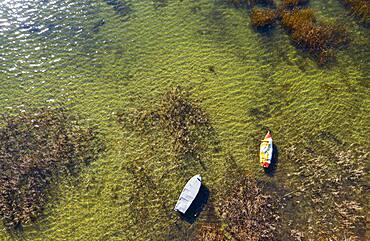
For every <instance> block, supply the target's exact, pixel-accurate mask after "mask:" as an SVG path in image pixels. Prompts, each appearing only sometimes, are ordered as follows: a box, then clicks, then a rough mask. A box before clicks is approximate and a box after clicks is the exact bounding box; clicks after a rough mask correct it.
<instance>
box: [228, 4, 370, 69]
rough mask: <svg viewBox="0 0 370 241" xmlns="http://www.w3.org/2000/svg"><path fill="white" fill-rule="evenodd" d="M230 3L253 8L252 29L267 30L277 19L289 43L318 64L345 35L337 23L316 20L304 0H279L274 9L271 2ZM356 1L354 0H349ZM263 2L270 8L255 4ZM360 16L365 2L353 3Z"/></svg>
mask: <svg viewBox="0 0 370 241" xmlns="http://www.w3.org/2000/svg"><path fill="white" fill-rule="evenodd" d="M232 2H233V3H234V5H243V4H244V5H247V6H248V7H253V9H252V10H251V13H250V18H251V24H252V26H253V27H254V28H255V29H256V30H268V29H270V28H266V27H271V26H273V24H274V23H275V21H276V20H277V19H279V20H280V23H281V25H282V26H283V27H284V28H285V29H287V30H288V33H289V34H290V35H291V39H292V42H293V43H294V44H295V45H296V46H297V47H298V48H300V49H302V50H304V51H307V52H308V53H309V54H310V56H312V58H313V59H314V60H315V61H316V62H317V63H318V64H319V65H325V64H327V63H329V62H331V61H332V60H333V59H334V56H335V50H336V49H339V48H341V47H344V46H346V45H347V44H348V43H349V37H348V34H347V31H346V29H345V28H344V27H343V26H340V25H337V24H320V23H317V22H316V20H315V17H314V15H313V11H312V10H311V9H310V8H305V5H307V4H308V3H309V1H308V0H283V1H282V3H281V5H280V6H279V7H278V9H277V10H275V9H273V8H274V7H275V5H274V1H253V0H252V1H232ZM350 2H357V1H350ZM257 4H265V5H268V6H271V7H272V8H271V7H270V8H259V7H255V5H257ZM354 6H355V9H357V11H359V12H360V13H361V14H360V15H361V17H362V18H363V19H367V20H368V18H369V17H368V16H369V14H368V13H369V2H368V1H367V4H364V3H363V4H357V5H354Z"/></svg>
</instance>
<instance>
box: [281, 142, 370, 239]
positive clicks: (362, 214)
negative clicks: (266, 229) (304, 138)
mask: <svg viewBox="0 0 370 241" xmlns="http://www.w3.org/2000/svg"><path fill="white" fill-rule="evenodd" d="M325 147H326V148H325ZM317 149H323V150H322V151H313V150H305V151H299V150H298V149H297V147H291V148H288V149H287V150H286V152H287V154H286V156H287V159H288V160H289V161H290V162H292V163H294V164H295V165H296V166H297V170H296V171H295V172H294V173H292V174H289V176H288V177H289V179H290V188H291V189H292V190H295V191H294V193H292V194H291V195H290V198H291V200H292V201H293V202H295V203H296V205H295V210H296V211H297V212H302V211H303V210H304V213H305V215H304V216H302V217H296V219H295V227H291V228H292V232H294V233H301V234H302V235H303V234H306V235H307V236H306V237H305V239H307V240H322V239H325V240H362V239H363V238H364V237H365V235H366V212H367V211H366V210H367V209H366V205H368V203H367V198H366V193H367V190H368V187H367V183H366V175H367V170H366V165H367V163H368V160H369V159H368V158H369V153H368V152H367V151H366V150H364V149H362V148H360V147H357V146H355V145H352V146H350V147H349V148H348V149H340V148H338V147H336V148H333V145H332V144H326V145H324V146H323V147H316V148H315V150H317ZM301 219H302V220H301ZM307 230H311V232H307ZM312 231H315V232H312ZM318 231H320V232H318Z"/></svg>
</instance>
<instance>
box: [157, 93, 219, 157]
mask: <svg viewBox="0 0 370 241" xmlns="http://www.w3.org/2000/svg"><path fill="white" fill-rule="evenodd" d="M158 114H159V116H160V117H161V118H160V125H161V127H162V128H163V129H164V130H166V132H167V133H168V134H169V135H170V136H171V137H172V140H173V143H174V147H175V150H176V151H177V152H179V153H182V154H185V155H186V154H195V152H196V151H197V150H199V149H202V147H201V143H200V139H201V138H202V137H205V136H206V135H207V134H208V133H209V131H211V130H212V128H211V126H210V121H209V118H208V116H207V114H206V113H205V112H204V111H203V110H202V109H201V108H200V106H199V105H198V104H197V103H195V102H193V101H191V100H190V98H189V95H188V94H187V93H186V92H184V91H181V90H180V89H179V88H174V89H172V90H170V91H168V92H167V93H166V94H165V96H164V98H163V99H162V102H161V105H160V107H159V112H158Z"/></svg>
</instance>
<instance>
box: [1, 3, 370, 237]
mask: <svg viewBox="0 0 370 241" xmlns="http://www.w3.org/2000/svg"><path fill="white" fill-rule="evenodd" d="M225 2H226V1H222V0H192V1H190V0H189V1H180V0H151V1H147V0H142V1H135V0H126V1H124V0H117V1H114V0H101V1H100V0H99V1H98V0H73V1H72V0H64V1H61V0H1V1H0V113H1V114H15V113H18V112H19V111H28V109H30V108H39V107H46V106H57V105H62V106H66V107H68V109H69V110H70V111H71V112H75V113H77V114H78V115H79V116H81V118H83V119H84V120H86V121H88V122H89V123H92V124H94V125H97V126H98V128H99V129H100V130H101V132H102V133H103V134H104V141H105V143H106V146H107V148H106V152H105V153H104V154H103V155H102V157H101V158H100V159H99V160H96V161H95V162H93V163H91V165H89V166H88V167H86V168H84V169H83V171H82V173H80V175H79V176H78V178H77V180H76V179H73V178H71V179H69V178H67V179H65V180H61V182H60V184H59V185H58V187H56V188H55V190H53V191H52V193H51V194H50V195H51V198H50V200H49V202H48V205H47V207H46V210H45V212H44V216H43V217H42V218H41V219H40V220H39V221H38V222H36V223H35V224H33V225H28V226H26V227H24V230H23V232H22V234H17V235H19V236H17V235H16V236H12V235H11V234H10V233H9V232H7V231H6V230H5V228H0V240H12V239H13V238H16V239H18V238H19V239H24V240H43V241H44V240H184V239H193V236H192V235H193V233H194V232H195V231H194V230H195V228H194V227H195V225H196V223H195V224H193V225H190V224H187V223H185V222H183V221H181V220H180V219H179V217H178V216H177V215H176V214H175V213H174V212H173V207H174V205H175V203H176V200H177V197H178V195H179V192H180V191H181V189H182V187H183V185H184V183H185V182H186V180H188V179H189V178H190V177H191V176H193V175H195V174H201V175H202V177H203V180H204V182H205V184H206V185H207V187H208V189H209V190H210V200H209V203H210V204H209V205H211V204H212V201H213V200H216V199H217V197H218V194H219V193H220V192H221V191H222V190H223V181H224V179H225V178H227V171H226V170H227V168H226V167H227V161H226V160H228V157H229V156H232V157H233V160H235V162H236V164H237V165H238V167H239V168H240V169H241V170H243V171H244V172H245V173H247V174H248V175H252V176H254V177H256V178H257V179H260V180H264V181H265V182H267V183H270V184H271V185H273V186H278V187H279V189H282V190H286V192H285V193H284V194H282V195H286V193H288V194H289V193H290V192H295V191H296V190H295V188H296V185H295V183H296V181H293V178H290V175H291V174H293V173H296V172H297V171H298V170H299V166H297V163H296V162H293V161H292V160H291V159H290V158H289V151H288V150H291V148H292V147H293V146H297V147H298V148H297V149H298V150H301V149H300V148H302V150H303V149H304V150H306V149H307V148H310V149H312V150H316V149H317V150H319V149H320V147H321V146H320V145H319V144H317V142H319V140H320V141H321V140H323V141H324V142H325V143H326V144H325V145H326V147H327V146H329V147H332V148H333V149H336V148H338V150H339V149H340V150H350V151H355V150H354V149H355V147H353V144H356V145H358V146H364V147H365V148H367V150H365V152H368V151H369V150H368V146H369V141H368V137H367V134H368V133H369V130H370V129H369V117H370V109H369V108H370V105H369V101H370V99H369V96H370V92H369V65H368V62H369V57H370V56H369V49H370V48H369V47H370V42H369V36H370V35H369V29H367V28H365V27H363V26H362V25H361V24H359V22H358V21H357V20H356V19H355V18H353V17H352V16H351V15H350V13H349V11H348V9H346V8H344V7H343V5H341V3H340V1H338V0H329V1H320V0H311V1H310V6H311V7H312V9H313V10H314V14H315V16H316V18H317V19H318V21H322V22H329V23H340V24H343V25H344V26H345V27H346V28H347V30H348V32H349V36H350V38H351V43H350V44H349V46H348V47H346V48H344V49H342V50H339V51H338V52H337V53H336V60H335V62H333V63H331V64H330V65H328V66H324V67H320V66H318V65H317V64H316V62H315V61H314V60H312V59H311V58H310V57H309V56H308V55H307V54H306V53H304V52H302V50H300V49H297V48H296V47H295V46H294V45H293V44H292V43H291V41H290V38H289V35H288V34H287V33H286V31H285V30H284V29H282V28H281V27H280V25H276V27H275V28H273V29H271V30H270V31H269V32H267V33H262V34H261V33H259V32H256V31H255V30H254V29H253V28H252V27H251V24H250V19H249V12H250V10H249V9H246V8H243V7H241V8H236V7H235V6H233V5H230V4H227V3H225ZM276 3H277V4H278V3H279V1H276ZM176 86H180V87H181V88H183V89H185V90H186V91H188V92H189V93H190V94H191V98H193V99H196V100H199V102H200V106H201V107H202V109H203V110H205V111H206V112H207V113H208V115H209V117H210V119H211V122H212V127H213V128H214V131H215V136H214V137H213V138H215V139H217V141H216V142H217V144H215V142H213V143H212V144H210V147H209V148H208V149H207V150H206V151H205V152H204V153H202V162H196V163H195V162H194V163H188V162H186V161H184V160H178V159H176V158H175V157H174V156H173V155H172V154H171V151H170V148H169V147H168V146H167V144H166V140H165V139H166V138H165V137H164V136H163V135H161V134H158V136H154V137H153V136H151V137H143V136H141V135H137V133H134V132H130V131H129V130H127V129H124V128H121V126H120V124H118V123H117V113H120V112H123V113H131V112H132V111H134V110H136V109H152V108H153V106H156V105H158V103H159V102H160V100H161V98H162V96H163V95H164V93H166V92H167V91H168V90H169V89H170V88H172V87H176ZM266 127H269V128H270V129H271V130H272V132H273V138H274V140H275V143H276V145H277V147H278V148H279V164H278V166H277V168H276V172H275V173H274V175H272V176H269V175H266V174H265V173H264V172H263V170H261V168H260V166H259V161H258V146H259V140H260V139H261V138H262V137H263V136H264V134H265V129H266ZM153 143H154V144H155V145H154V144H153ZM214 145H217V147H215V146H214ZM289 148H290V149H289ZM211 149H212V150H211ZM213 149H217V151H214V150H213ZM326 159H327V160H329V161H330V157H326ZM354 161H356V160H354ZM364 164H365V163H364ZM333 165H335V163H334V164H333ZM335 168H339V169H340V167H335ZM335 168H333V171H335V170H336V169H335ZM132 169H135V170H136V169H138V170H139V171H134V172H132V171H130V170H132ZM140 180H149V181H146V182H144V181H143V182H142V181H140ZM298 180H299V178H298ZM148 183H150V184H148ZM361 195H362V194H361ZM296 198H299V197H296ZM293 201H294V202H295V201H298V202H302V200H301V201H299V200H293ZM293 201H291V202H293ZM303 203H304V200H303ZM364 203H366V201H364ZM310 205H311V204H310V203H304V204H303V205H300V206H299V207H296V206H294V207H293V206H291V205H290V206H289V205H288V206H289V207H288V208H287V209H286V210H285V211H284V212H283V214H282V219H283V221H282V222H283V223H284V225H282V228H285V229H286V230H285V232H290V231H291V230H289V229H290V226H289V225H290V223H291V222H290V221H292V222H295V221H297V220H298V221H297V222H301V223H302V225H308V224H307V222H308V223H309V222H310V221H309V220H310V215H311V214H312V215H319V214H318V213H315V212H313V211H312V209H315V207H312V206H310ZM364 205H365V206H364V207H363V209H365V210H366V204H364ZM325 207H326V206H325V205H324V207H323V208H324V209H325ZM289 208H290V209H289ZM324 211H325V210H324ZM326 211H329V210H326ZM365 212H366V211H365ZM312 217H313V218H315V216H312ZM207 219H209V218H208V217H207V214H206V212H204V213H202V214H201V215H200V217H199V219H198V220H197V222H205V221H206V220H207ZM211 219H212V218H211ZM284 220H285V221H284ZM323 220H324V222H321V223H320V224H321V225H323V224H324V226H325V218H323ZM326 221H327V223H328V224H327V225H328V227H330V225H332V224H330V222H331V220H330V218H329V217H328V218H327V220H326ZM361 225H363V224H358V223H357V224H356V225H355V226H356V227H351V228H350V227H349V228H348V230H350V229H351V230H354V231H353V232H354V233H355V234H356V235H357V237H358V238H363V239H365V238H364V237H365V234H364V231H363V230H361ZM302 227H306V226H302ZM307 227H309V225H308V226H307ZM312 227H315V226H312ZM291 229H293V228H291ZM297 232H298V231H297ZM299 232H302V233H303V234H302V235H303V240H310V239H311V240H314V239H316V238H317V237H319V236H320V232H319V230H315V228H314V230H310V229H309V228H307V229H305V228H302V230H299ZM338 232H339V231H338ZM345 235H346V231H345V232H344V233H343V234H340V235H339V236H341V237H345ZM292 237H293V236H292ZM323 237H324V238H325V237H326V236H324V235H323ZM297 240H299V239H298V238H297Z"/></svg>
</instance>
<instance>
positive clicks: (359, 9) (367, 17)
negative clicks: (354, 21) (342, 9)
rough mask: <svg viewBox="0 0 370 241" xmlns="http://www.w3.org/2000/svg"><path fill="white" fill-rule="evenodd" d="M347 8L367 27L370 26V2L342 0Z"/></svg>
mask: <svg viewBox="0 0 370 241" xmlns="http://www.w3.org/2000/svg"><path fill="white" fill-rule="evenodd" d="M342 2H343V3H344V5H345V6H348V7H349V8H350V9H351V11H352V12H353V14H354V15H356V16H357V17H358V18H359V19H360V20H361V22H363V23H364V24H365V25H366V26H367V27H368V26H369V24H370V1H368V0H342Z"/></svg>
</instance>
